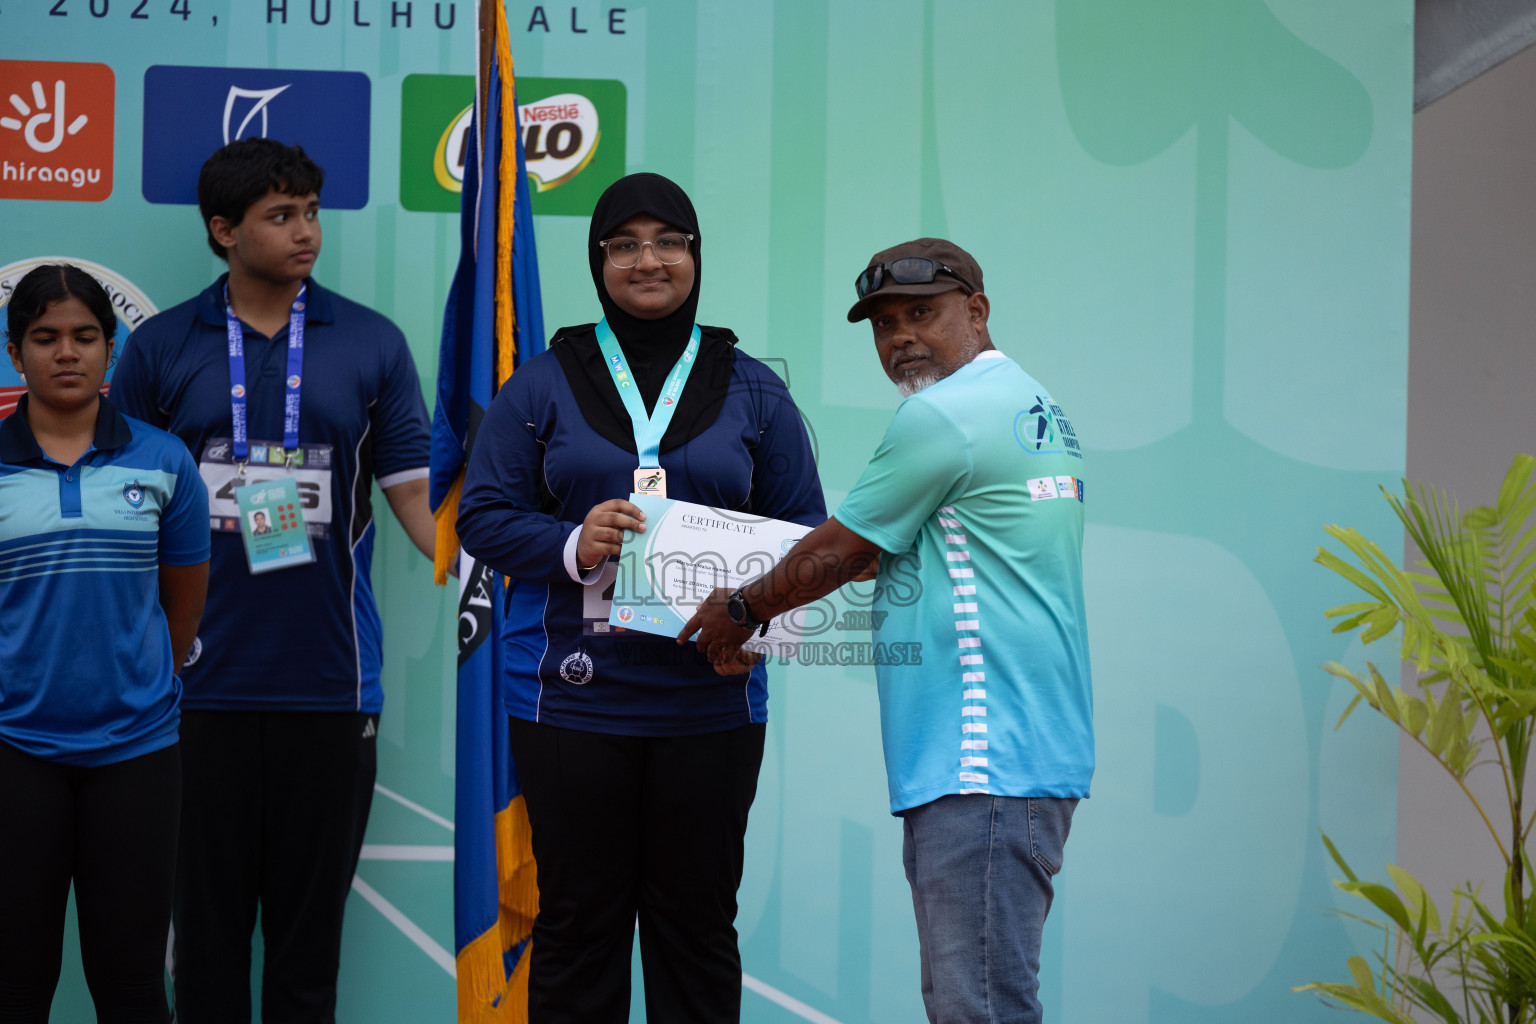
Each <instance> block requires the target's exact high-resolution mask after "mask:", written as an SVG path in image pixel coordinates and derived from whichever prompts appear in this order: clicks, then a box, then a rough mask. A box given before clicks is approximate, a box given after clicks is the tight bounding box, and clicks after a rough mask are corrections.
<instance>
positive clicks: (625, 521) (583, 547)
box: [576, 498, 645, 568]
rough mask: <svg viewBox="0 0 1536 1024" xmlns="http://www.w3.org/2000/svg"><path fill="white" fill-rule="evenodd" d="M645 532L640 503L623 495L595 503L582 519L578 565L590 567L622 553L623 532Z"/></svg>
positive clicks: (577, 545) (578, 566)
mask: <svg viewBox="0 0 1536 1024" xmlns="http://www.w3.org/2000/svg"><path fill="white" fill-rule="evenodd" d="M625 530H633V531H635V532H636V533H644V532H645V513H644V512H642V511H640V507H639V506H638V505H632V504H630V503H629V502H627V501H625V500H624V499H623V498H611V499H609V500H608V501H605V502H603V503H602V504H600V505H593V506H592V510H591V511H590V512H588V513H587V517H586V518H585V519H583V520H582V521H581V536H580V537H577V538H576V566H577V568H589V567H591V566H594V565H596V564H597V563H598V562H601V561H602V560H603V559H605V558H607V557H608V556H609V555H616V554H618V553H619V548H620V547H621V546H622V545H623V543H624V531H625Z"/></svg>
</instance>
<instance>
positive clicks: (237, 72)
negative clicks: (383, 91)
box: [143, 64, 371, 210]
mask: <svg viewBox="0 0 1536 1024" xmlns="http://www.w3.org/2000/svg"><path fill="white" fill-rule="evenodd" d="M370 96H371V87H370V84H369V81H368V76H367V75H365V74H363V73H362V72H359V71H293V70H287V69H281V68H202V67H177V66H173V65H167V64H159V65H155V66H154V67H151V68H149V69H148V70H147V71H145V72H144V182H143V189H144V198H145V199H147V200H149V201H150V202H152V203H180V204H192V205H195V204H196V203H197V175H198V171H199V170H200V169H201V168H202V166H203V162H204V161H205V160H207V159H208V156H209V155H210V154H211V153H213V151H214V150H216V149H218V148H219V147H221V146H223V145H225V144H227V143H230V142H234V141H235V140H237V139H250V138H259V137H266V138H272V139H277V140H279V141H281V142H286V143H289V144H290V145H291V144H298V145H301V146H303V147H304V151H305V152H306V153H308V154H309V155H310V156H311V157H313V158H314V160H315V162H316V163H318V164H319V165H320V166H321V167H322V168H324V169H325V189H324V191H323V193H322V197H323V204H324V205H325V206H327V207H330V208H332V209H340V210H360V209H362V208H363V207H364V206H366V205H367V204H368V145H369V124H368V117H369V102H370Z"/></svg>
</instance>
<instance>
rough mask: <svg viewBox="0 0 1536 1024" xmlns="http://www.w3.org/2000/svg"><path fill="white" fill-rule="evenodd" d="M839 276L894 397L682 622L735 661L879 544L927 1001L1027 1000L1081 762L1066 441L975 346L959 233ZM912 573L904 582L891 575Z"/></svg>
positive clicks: (865, 563) (1047, 405)
mask: <svg viewBox="0 0 1536 1024" xmlns="http://www.w3.org/2000/svg"><path fill="white" fill-rule="evenodd" d="M856 288H857V291H858V296H859V301H858V302H857V303H855V304H854V306H853V308H852V309H850V310H849V311H848V319H849V321H850V322H858V321H859V320H863V319H866V318H867V319H869V321H870V324H871V327H872V328H873V330H874V336H875V347H876V349H877V351H878V353H879V357H880V362H881V365H882V367H883V368H884V370H885V372H886V375H887V376H888V377H890V379H891V380H892V382H894V383H895V384H896V386H897V388H899V389H900V390H901V392H902V393H903V394H904V395H906V396H907V398H906V400H905V401H904V402H902V403H901V405H900V406H899V407H898V408H897V410H896V414H895V416H894V417H893V418H892V420H891V424H890V426H889V427H888V428H887V429H886V432H885V437H884V438H883V439H882V440H881V442H880V447H879V448H878V449H877V450H876V452H875V455H874V458H872V459H871V460H870V462H869V465H868V466H867V467H866V468H865V470H864V473H863V475H862V476H861V477H860V478H859V481H858V483H857V484H855V485H854V488H853V490H852V492H850V493H849V495H848V497H847V500H845V501H844V502H843V504H842V506H841V507H840V508H839V509H838V510H837V513H836V515H835V516H834V517H833V518H831V519H829V520H827V522H826V523H824V524H822V525H821V526H819V527H817V528H816V529H815V530H813V531H812V532H811V533H810V534H808V535H807V536H806V537H805V538H804V539H803V540H801V541H800V543H799V544H798V545H796V546H795V548H794V549H793V550H792V551H791V552H790V553H789V554H788V555H787V556H786V557H785V558H784V560H783V561H782V562H781V563H780V564H779V566H778V567H777V568H776V569H775V570H774V571H773V572H772V573H769V574H768V575H767V576H764V577H762V578H761V579H759V580H757V581H755V582H753V583H751V584H748V585H747V586H745V587H743V588H741V589H740V590H737V591H734V592H727V591H725V590H719V591H716V592H715V593H714V594H712V595H711V596H710V598H709V599H708V600H707V601H706V602H705V603H704V604H703V605H702V606H701V607H700V609H699V612H698V614H696V615H695V616H694V618H693V619H692V620H691V621H690V622H689V623H688V625H687V626H686V627H685V628H684V630H683V632H682V633H681V634H679V639H680V641H681V640H684V639H686V638H688V637H691V636H692V635H693V634H694V631H695V630H696V629H697V630H700V635H699V637H698V643H699V645H700V647H702V648H704V649H705V650H707V651H708V652H709V654H710V656H711V658H713V659H714V660H715V662H716V663H717V664H718V665H720V666H721V667H722V669H725V670H735V671H739V670H740V668H739V664H740V661H739V659H742V658H744V657H749V656H744V655H742V654H741V653H740V645H741V642H742V641H743V640H744V639H746V638H747V637H749V636H750V635H751V630H752V629H753V628H754V627H756V626H758V625H760V624H761V623H762V622H764V621H767V620H768V619H771V618H773V617H774V616H777V615H781V614H783V613H784V612H785V611H787V610H789V609H790V608H793V607H797V606H799V605H802V604H806V603H808V602H810V601H813V600H816V599H817V598H819V597H822V596H824V595H825V594H827V593H830V592H831V591H832V590H835V589H836V588H837V587H838V586H841V585H842V584H843V583H845V582H848V581H849V580H851V579H853V578H855V577H857V576H858V575H859V574H860V573H862V572H864V571H866V570H867V569H868V568H870V567H871V566H872V565H873V564H874V561H875V559H876V558H877V557H878V558H880V571H879V576H878V577H877V585H876V594H875V606H874V610H875V615H874V620H875V622H876V623H878V625H877V626H876V628H875V634H874V638H873V639H874V642H875V643H876V644H877V645H881V644H890V643H910V642H912V641H914V640H916V641H920V642H921V647H920V650H921V659H920V660H918V659H898V660H904V663H902V664H882V665H877V666H876V668H875V675H876V679H877V681H878V684H879V690H880V721H881V732H882V736H883V740H884V745H885V762H886V773H887V776H888V778H889V783H890V794H891V811H892V813H894V814H898V815H901V816H902V818H903V827H904V844H903V859H904V861H905V865H906V870H907V880H908V881H909V882H910V883H911V886H912V899H913V906H914V909H915V911H916V914H917V925H918V938H919V941H920V943H921V947H922V948H921V959H922V985H923V1001H924V1003H925V1005H926V1006H927V1009H928V1018H929V1020H930V1021H933V1022H935V1024H950V1022H956V1024H959V1022H971V1021H976V1022H983V1021H987V1022H989V1021H993V1020H1008V1021H1027V1022H1033V1021H1039V1020H1041V1019H1042V1016H1041V1009H1040V1004H1039V1000H1038V998H1037V990H1038V982H1037V975H1038V972H1039V959H1040V940H1041V933H1042V930H1043V929H1044V926H1045V917H1046V914H1047V912H1048V911H1049V910H1050V904H1051V899H1052V895H1053V891H1054V890H1053V885H1052V878H1053V876H1054V875H1055V874H1056V873H1057V872H1058V871H1059V870H1060V869H1061V863H1062V849H1063V847H1064V845H1065V843H1066V838H1067V833H1068V831H1069V829H1070V827H1071V820H1072V813H1073V811H1074V809H1075V808H1076V806H1077V801H1078V800H1079V799H1080V798H1082V797H1086V796H1087V795H1088V785H1089V781H1090V780H1091V779H1092V777H1093V696H1092V689H1091V684H1090V675H1089V669H1088V633H1087V620H1086V615H1085V612H1084V602H1083V571H1082V546H1083V507H1084V506H1083V500H1084V482H1083V479H1084V472H1083V455H1082V449H1081V448H1080V446H1079V442H1078V439H1077V435H1076V432H1075V431H1074V430H1073V428H1072V424H1071V421H1070V420H1068V419H1067V417H1066V415H1065V413H1063V411H1062V409H1061V406H1060V405H1058V404H1057V403H1056V402H1055V400H1054V399H1053V398H1052V397H1051V395H1050V393H1049V392H1048V391H1047V390H1046V388H1045V387H1044V386H1043V385H1042V384H1040V382H1039V381H1037V380H1035V379H1034V378H1033V377H1031V376H1030V375H1029V374H1028V373H1026V372H1024V370H1023V369H1021V368H1020V367H1019V365H1018V364H1017V363H1015V362H1013V360H1011V359H1009V358H1008V357H1006V356H1004V355H1003V354H1002V353H1001V352H998V351H997V350H996V349H995V348H993V347H992V341H991V338H990V336H989V334H988V332H987V317H988V314H989V312H990V304H989V302H988V300H987V297H986V295H985V294H984V293H983V291H982V276H981V268H980V267H979V266H977V264H976V262H975V260H973V259H972V258H971V257H970V255H969V254H968V253H966V252H965V251H964V250H963V249H961V248H960V247H958V246H956V245H954V244H953V243H950V242H947V241H944V240H942V239H934V238H920V239H917V240H916V241H912V242H907V243H904V244H902V245H898V246H896V247H894V248H892V249H887V250H885V251H884V252H881V253H877V254H876V255H875V256H874V258H873V259H871V260H870V263H869V266H868V268H866V269H865V271H864V272H863V273H862V274H860V275H859V277H858V280H857V282H856ZM913 576H915V577H916V578H917V579H918V580H919V582H920V586H919V587H918V588H916V593H915V594H914V593H913V588H911V587H910V586H895V585H889V584H892V583H894V582H895V581H896V579H897V577H901V578H904V579H906V580H910V579H912V578H913ZM806 581H811V582H810V583H809V584H807V582H806ZM881 613H885V614H883V615H882V614H881Z"/></svg>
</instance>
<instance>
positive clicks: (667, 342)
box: [550, 172, 736, 452]
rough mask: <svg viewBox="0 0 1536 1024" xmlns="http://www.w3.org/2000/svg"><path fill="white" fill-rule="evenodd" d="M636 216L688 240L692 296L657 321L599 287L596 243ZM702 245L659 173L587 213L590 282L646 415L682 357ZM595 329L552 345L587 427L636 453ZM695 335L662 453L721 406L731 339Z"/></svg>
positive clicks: (625, 181)
mask: <svg viewBox="0 0 1536 1024" xmlns="http://www.w3.org/2000/svg"><path fill="white" fill-rule="evenodd" d="M642 213H646V214H650V215H651V216H652V217H655V218H656V219H658V220H661V221H665V222H666V224H667V225H668V226H670V227H674V228H676V229H678V230H679V231H682V232H685V233H687V234H691V235H693V241H692V242H691V243H690V245H689V250H690V251H691V252H692V253H693V267H694V271H693V290H692V291H690V292H689V293H688V297H687V298H686V299H684V300H683V304H682V305H681V306H679V307H678V308H677V309H675V310H673V311H672V312H671V313H669V314H667V315H666V316H664V317H661V318H660V319H658V320H642V319H640V318H639V317H636V316H631V315H630V314H629V313H626V312H624V310H622V309H620V308H619V305H618V303H616V302H614V301H613V298H612V297H611V296H610V295H609V294H608V289H607V287H606V286H605V285H604V284H603V263H604V261H605V260H606V259H607V258H608V256H607V253H606V252H605V251H604V250H603V248H602V247H601V246H600V245H598V244H597V243H598V242H600V241H603V240H605V239H607V238H609V237H610V236H612V234H613V233H614V232H615V231H616V230H617V229H618V228H619V227H620V225H622V224H623V223H624V222H625V221H627V220H629V219H630V218H631V217H635V216H638V215H640V214H642ZM700 242H701V238H700V232H699V219H698V215H697V214H696V213H694V210H693V203H692V201H690V200H689V198H688V194H687V193H686V192H684V191H683V190H682V189H681V188H679V187H678V186H677V184H676V183H675V182H673V181H672V180H670V179H668V178H665V177H662V176H661V175H660V174H653V173H650V172H641V173H639V174H631V175H628V176H627V177H623V178H620V179H619V180H618V181H616V182H614V183H613V184H612V185H609V186H608V189H607V190H606V191H605V192H604V193H603V194H602V196H601V197H600V198H599V199H598V201H597V206H596V207H595V208H594V209H593V211H592V223H591V226H590V227H589V228H588V231H587V262H588V264H589V266H590V268H591V271H592V283H593V284H594V285H595V286H596V287H597V298H598V302H600V303H601V304H602V307H603V316H604V317H605V318H606V319H607V321H608V326H609V327H610V328H612V329H613V334H614V337H615V338H617V339H618V342H619V347H620V348H621V349H622V350H623V351H624V359H625V360H626V361H627V362H628V363H629V368H630V371H631V373H633V374H634V378H635V386H636V388H637V389H638V390H639V392H640V397H641V399H642V400H643V401H644V402H645V408H646V411H647V412H650V411H652V410H653V409H654V408H655V405H656V400H657V398H659V397H660V395H661V389H662V385H663V384H664V383H665V381H666V377H667V374H668V373H670V372H671V370H672V367H673V366H674V365H676V363H677V361H678V359H680V358H681V357H682V354H683V350H684V349H685V348H687V347H688V337H689V335H690V334H691V333H692V331H693V324H694V317H695V316H696V315H697V313H698V308H699V282H700V280H701V279H702V277H703V265H702V260H701V259H700V256H699V249H700ZM593 326H594V325H583V326H581V327H567V328H562V329H561V330H560V331H559V332H557V333H556V336H555V338H554V339H553V340H552V341H551V343H550V344H551V347H552V348H554V349H555V351H556V353H557V355H558V357H559V359H560V364H561V367H562V369H564V371H565V375H566V380H567V381H569V382H570V385H571V390H572V391H573V392H574V393H575V395H576V400H577V404H578V406H579V407H580V408H581V412H582V415H583V416H584V417H585V418H586V420H587V423H588V425H590V426H591V427H592V429H593V430H595V431H597V432H598V433H599V434H601V435H603V436H604V437H605V438H607V439H608V440H610V441H612V442H613V443H614V444H616V445H618V446H619V447H620V448H623V449H625V450H626V451H631V452H632V451H634V450H635V436H634V426H633V425H632V423H631V422H630V418H629V413H628V412H627V411H626V410H625V408H624V404H623V401H622V400H621V399H620V398H619V393H618V389H617V388H616V387H614V384H613V379H612V377H611V376H610V375H609V373H608V367H607V365H606V361H605V360H604V359H603V355H602V351H601V350H600V349H599V348H598V346H597V336H596V333H595V331H594V330H593ZM699 333H700V344H699V355H698V358H697V359H696V360H695V362H694V367H693V370H692V372H691V373H690V374H689V375H688V382H687V384H685V385H684V387H683V393H682V394H681V395H680V396H678V402H677V411H676V412H675V413H674V414H673V417H672V422H671V423H669V424H668V425H667V431H666V434H665V435H664V436H663V437H662V440H661V450H662V451H669V450H670V449H673V448H676V447H677V446H678V445H681V444H683V443H684V442H686V441H688V440H690V439H692V438H693V437H696V436H698V435H699V434H701V433H703V432H704V431H705V430H707V429H708V428H709V426H710V425H711V424H712V423H714V421H715V419H716V418H717V417H718V416H719V415H720V408H721V406H722V405H724V403H725V394H726V390H727V389H728V387H729V385H730V379H731V368H732V366H733V365H734V362H735V357H736V350H735V345H736V336H735V335H734V334H732V333H731V332H730V331H729V330H726V329H724V328H719V327H701V328H700V332H699Z"/></svg>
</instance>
